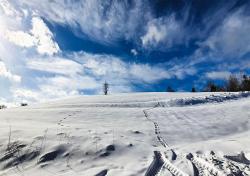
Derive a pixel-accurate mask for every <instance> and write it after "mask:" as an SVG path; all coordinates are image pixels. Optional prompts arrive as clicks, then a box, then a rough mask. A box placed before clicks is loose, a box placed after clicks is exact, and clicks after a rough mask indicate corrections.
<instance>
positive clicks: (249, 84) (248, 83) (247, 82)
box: [241, 75, 250, 91]
mask: <svg viewBox="0 0 250 176" xmlns="http://www.w3.org/2000/svg"><path fill="white" fill-rule="evenodd" d="M241 90H242V91H250V77H248V76H247V75H243V78H242V82H241Z"/></svg>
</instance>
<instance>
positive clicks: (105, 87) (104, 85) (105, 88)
mask: <svg viewBox="0 0 250 176" xmlns="http://www.w3.org/2000/svg"><path fill="white" fill-rule="evenodd" d="M108 91H109V84H108V83H107V82H106V81H105V83H104V84H103V93H104V95H108Z"/></svg>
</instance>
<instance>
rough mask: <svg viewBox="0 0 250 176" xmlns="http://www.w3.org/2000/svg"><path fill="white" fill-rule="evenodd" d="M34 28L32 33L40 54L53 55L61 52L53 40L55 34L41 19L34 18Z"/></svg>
mask: <svg viewBox="0 0 250 176" xmlns="http://www.w3.org/2000/svg"><path fill="white" fill-rule="evenodd" d="M32 26H33V28H32V30H31V31H30V32H31V34H32V35H33V36H34V39H35V41H36V45H37V51H38V52H39V53H41V54H48V55H53V54H55V53H58V52H59V51H60V49H59V46H58V45H57V43H56V42H55V41H54V40H53V34H52V33H51V31H50V30H49V28H48V27H47V25H46V24H45V23H44V21H43V20H42V19H41V18H39V17H33V18H32Z"/></svg>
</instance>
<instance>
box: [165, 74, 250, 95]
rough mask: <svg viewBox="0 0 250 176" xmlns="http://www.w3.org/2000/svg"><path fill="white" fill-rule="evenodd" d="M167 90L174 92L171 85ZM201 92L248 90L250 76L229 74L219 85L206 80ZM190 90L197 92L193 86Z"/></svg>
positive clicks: (249, 87) (249, 88)
mask: <svg viewBox="0 0 250 176" xmlns="http://www.w3.org/2000/svg"><path fill="white" fill-rule="evenodd" d="M166 91H167V92H175V90H174V89H173V88H172V87H171V86H168V87H167V90H166ZM201 91H203V92H239V91H250V76H248V75H242V76H241V77H238V76H236V75H230V76H229V78H228V79H227V80H225V81H224V84H222V85H219V84H216V83H215V82H214V81H208V82H207V83H206V85H205V86H204V88H203V89H202V90H201ZM191 92H197V89H196V88H195V87H194V86H193V87H192V89H191Z"/></svg>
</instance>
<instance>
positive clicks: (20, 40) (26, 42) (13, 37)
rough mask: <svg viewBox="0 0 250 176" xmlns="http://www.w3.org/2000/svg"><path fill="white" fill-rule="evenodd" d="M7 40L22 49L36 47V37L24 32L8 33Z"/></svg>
mask: <svg viewBox="0 0 250 176" xmlns="http://www.w3.org/2000/svg"><path fill="white" fill-rule="evenodd" d="M6 37H7V39H8V40H9V41H10V42H12V43H14V44H16V45H18V46H21V47H27V48H28V47H33V46H34V45H35V40H34V37H33V36H32V35H30V34H28V33H25V32H23V31H7V32H6Z"/></svg>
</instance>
